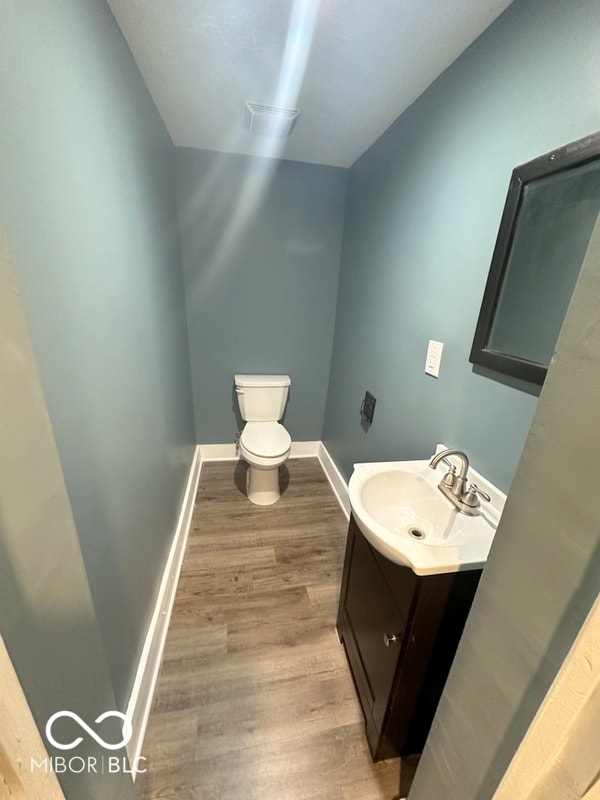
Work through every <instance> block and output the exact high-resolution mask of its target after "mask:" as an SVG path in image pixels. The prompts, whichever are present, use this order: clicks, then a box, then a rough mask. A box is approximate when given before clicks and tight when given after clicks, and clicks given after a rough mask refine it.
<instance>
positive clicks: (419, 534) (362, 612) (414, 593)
mask: <svg viewBox="0 0 600 800" xmlns="http://www.w3.org/2000/svg"><path fill="white" fill-rule="evenodd" d="M448 452H451V451H448ZM436 463H437V462H436ZM446 463H447V464H448V462H446ZM448 465H449V466H450V464H448ZM466 469H468V462H467V468H466ZM450 471H451V470H449V472H450ZM465 471H466V470H465ZM475 475H476V474H474V473H473V471H471V473H470V475H469V477H470V478H471V479H472V478H473V477H475ZM476 477H477V486H476V488H477V489H478V491H480V492H481V493H482V494H484V495H485V496H486V497H487V496H489V497H490V502H486V503H485V509H484V508H483V507H482V508H481V509H479V510H478V511H477V512H476V513H473V514H471V513H469V514H463V513H460V512H459V511H458V509H457V508H455V507H453V505H452V503H451V502H450V501H449V500H448V499H447V498H446V497H444V496H443V494H442V492H441V491H440V489H439V482H440V478H441V474H440V473H439V472H437V474H436V471H434V470H433V469H431V468H430V466H429V461H411V462H386V463H377V464H357V465H355V470H354V473H353V475H352V479H351V481H350V486H349V493H350V501H351V506H352V514H351V517H350V523H349V527H348V539H347V545H346V554H345V559H344V569H343V576H342V585H341V592H340V602H339V610H338V617H337V630H338V635H339V637H340V641H341V642H342V644H343V646H344V649H345V652H346V656H347V659H348V663H349V666H350V669H351V672H352V676H353V678H354V683H355V686H356V690H357V693H358V697H359V699H360V703H361V706H362V710H363V714H364V718H365V729H366V735H367V740H368V743H369V747H370V750H371V755H372V757H373V760H375V761H379V760H381V759H386V758H392V757H395V756H407V755H411V754H414V753H420V752H421V751H422V749H423V745H424V743H425V740H426V738H427V735H428V733H429V728H430V726H431V722H432V720H433V717H434V714H435V710H436V708H437V704H438V701H439V698H440V696H441V693H442V690H443V688H444V684H445V682H446V678H447V676H448V672H449V670H450V667H451V664H452V661H453V659H454V655H455V652H456V648H457V646H458V642H459V640H460V637H461V635H462V631H463V627H464V624H465V622H466V619H467V616H468V613H469V610H470V608H471V604H472V602H473V598H474V596H475V592H476V589H477V585H478V583H479V579H480V576H481V572H482V568H483V565H484V564H485V560H486V558H487V554H488V552H489V547H490V545H491V542H492V540H493V535H494V532H495V528H496V525H497V522H498V519H499V516H500V513H501V509H502V506H503V502H504V495H502V493H500V492H498V490H496V489H495V487H493V486H491V485H490V484H489V483H488V482H487V481H484V479H483V478H481V476H479V475H477V476H476ZM479 486H483V489H479ZM482 506H483V504H482Z"/></svg>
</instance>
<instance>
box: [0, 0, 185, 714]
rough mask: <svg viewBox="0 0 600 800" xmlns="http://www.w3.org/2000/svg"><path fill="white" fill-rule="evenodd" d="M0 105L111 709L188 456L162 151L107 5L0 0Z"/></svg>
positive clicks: (33, 309) (13, 237)
mask: <svg viewBox="0 0 600 800" xmlns="http://www.w3.org/2000/svg"><path fill="white" fill-rule="evenodd" d="M0 97H1V98H2V124H1V125H0V215H1V219H2V223H3V225H4V227H5V231H6V236H7V240H8V246H9V248H10V250H11V252H12V256H13V259H14V262H15V268H16V272H17V277H18V281H19V285H20V289H21V291H22V294H23V300H24V305H25V311H26V314H27V318H28V322H29V325H30V328H31V333H32V338H33V343H34V348H35V352H36V357H37V360H38V363H39V368H40V372H41V376H42V382H43V386H44V393H45V396H46V401H47V404H48V408H49V411H50V416H51V420H52V426H53V429H54V434H55V437H56V441H57V445H58V450H59V453H60V458H61V462H62V467H63V470H64V474H65V479H66V483H67V488H68V492H69V497H70V500H71V504H72V508H73V512H74V517H75V522H76V525H77V530H78V533H79V538H80V542H81V548H82V552H83V556H84V561H85V565H86V570H87V574H88V579H89V584H90V588H91V592H92V597H93V601H94V606H95V610H96V615H97V618H98V622H99V626H100V630H101V633H102V636H103V639H104V643H105V648H106V654H107V659H108V664H109V667H110V672H111V676H112V682H113V687H114V691H115V696H116V700H117V703H118V706H119V707H120V708H121V709H122V708H123V707H124V705H125V703H126V701H127V699H128V695H129V691H130V689H131V685H132V681H133V675H134V671H135V669H136V667H137V663H138V659H139V655H140V652H141V647H142V643H143V638H144V635H145V633H146V628H147V625H148V623H149V620H150V615H151V612H152V610H153V604H154V600H155V595H156V591H157V588H158V582H159V580H160V577H161V575H162V569H163V567H164V562H165V558H166V555H167V552H168V548H169V545H170V541H171V538H172V534H173V531H174V528H175V525H176V521H177V514H178V511H179V508H180V504H181V499H182V495H183V491H184V487H185V481H186V477H187V473H188V468H189V465H190V461H191V458H192V452H193V451H192V445H193V443H194V440H195V437H194V430H193V410H192V404H191V388H190V371H189V359H188V345H187V336H186V324H185V304H184V298H183V278H182V273H181V261H180V248H179V234H178V224H177V203H176V192H175V166H174V148H173V146H172V144H171V142H170V139H169V137H168V135H167V133H166V131H165V129H164V126H163V124H162V122H161V120H160V118H159V116H158V114H157V112H156V109H155V107H154V105H153V103H152V101H151V99H150V96H149V94H148V92H147V90H146V88H145V85H144V83H143V81H142V79H141V77H140V75H139V72H138V70H137V67H136V66H135V63H134V61H133V58H132V56H131V53H130V52H129V50H128V48H127V46H126V44H125V41H124V40H123V38H122V35H121V33H120V30H119V28H118V26H117V24H116V22H115V20H114V18H113V16H112V14H111V12H110V10H109V8H108V6H107V5H106V4H105V3H104V2H97V0H52V2H51V3H48V2H46V0H31V2H27V3H23V2H20V0H4V2H2V48H1V49H0ZM39 535H40V537H41V538H43V536H44V531H43V530H40V531H39ZM68 656H69V654H68V653H65V658H68Z"/></svg>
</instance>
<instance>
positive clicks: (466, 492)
mask: <svg viewBox="0 0 600 800" xmlns="http://www.w3.org/2000/svg"><path fill="white" fill-rule="evenodd" d="M448 456H456V457H457V458H458V459H460V468H459V471H458V474H457V473H456V466H455V465H454V464H453V463H452V462H451V461H449V460H448ZM440 461H443V462H444V463H445V464H446V465H447V466H448V467H450V469H449V470H448V472H447V473H446V474H445V475H444V477H443V478H442V480H441V481H440V483H439V484H438V488H439V490H440V491H441V492H442V494H443V495H444V496H445V497H447V498H448V500H450V502H451V503H452V504H453V505H454V506H456V508H457V509H458V510H459V511H460V512H462V513H463V514H469V516H475V515H476V514H478V513H479V498H480V497H481V498H482V499H483V500H486V501H487V502H489V501H490V496H489V494H486V492H482V491H481V489H480V488H479V487H478V486H477V485H476V484H475V483H472V484H470V485H469V486H468V487H467V474H468V472H469V459H468V458H467V454H466V453H463V451H462V450H452V449H450V450H442V451H441V452H440V453H437V454H436V455H435V456H433V458H432V459H431V461H430V462H429V466H430V467H431V469H435V468H436V467H437V465H438V464H439V463H440Z"/></svg>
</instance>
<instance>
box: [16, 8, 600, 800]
mask: <svg viewBox="0 0 600 800" xmlns="http://www.w3.org/2000/svg"><path fill="white" fill-rule="evenodd" d="M49 6H50V4H47V3H42V2H36V3H34V4H27V7H25V4H23V3H17V2H9V3H6V4H3V34H2V37H3V47H2V55H1V56H0V58H2V60H3V63H2V69H1V70H0V93H1V96H2V99H3V124H2V126H0V128H1V130H0V153H1V154H2V160H1V166H0V187H1V191H0V211H1V218H0V222H1V226H2V229H3V231H4V235H5V237H6V249H7V250H8V251H9V252H10V256H11V260H12V262H13V264H14V271H15V273H16V276H17V281H18V291H19V292H20V296H21V297H22V304H23V307H24V310H25V314H26V318H27V323H28V328H29V333H30V336H31V339H32V341H33V348H34V351H35V365H36V368H37V369H38V370H39V373H40V376H41V383H42V386H43V399H44V402H45V405H46V406H47V411H45V410H44V409H43V408H42V410H41V411H40V413H43V414H47V415H48V416H49V419H50V421H51V426H52V427H51V432H52V436H53V438H54V440H55V442H56V447H57V448H58V453H59V455H60V468H61V469H62V473H63V474H64V480H65V483H66V486H67V489H68V497H69V501H70V506H71V508H72V514H73V518H74V521H75V525H76V533H72V532H71V533H68V531H67V528H66V526H64V525H59V524H56V525H55V526H54V527H53V528H52V531H49V530H48V529H49V527H50V526H49V523H48V519H49V518H50V516H49V515H48V513H42V511H44V509H46V512H47V510H48V508H49V507H52V506H49V505H48V504H49V503H51V498H48V497H46V496H44V497H43V498H39V500H33V499H32V496H34V495H33V493H34V492H35V491H37V490H38V489H37V488H36V487H40V486H43V485H45V484H47V482H48V478H47V475H46V474H43V475H40V476H39V480H34V479H33V477H34V475H33V474H32V473H30V472H24V473H23V478H22V483H20V484H19V487H20V491H19V492H18V491H16V490H15V491H13V492H12V494H11V497H10V498H5V497H4V496H3V497H2V505H3V508H4V507H5V504H7V503H8V502H9V500H10V502H14V503H16V502H19V503H21V504H27V506H28V507H34V508H37V504H38V503H39V507H40V514H39V520H40V525H41V524H42V523H43V525H44V530H47V531H48V535H47V538H46V547H47V550H48V551H47V553H46V555H45V559H46V563H47V565H48V566H47V569H46V570H45V571H44V572H43V580H42V579H40V578H39V573H40V570H39V561H38V560H37V558H36V554H38V553H39V548H40V545H39V543H38V541H37V538H36V537H37V536H38V533H37V529H36V530H32V531H31V536H32V537H33V538H32V543H31V544H30V545H28V547H27V548H26V549H23V548H24V539H23V537H22V536H16V534H15V537H14V539H12V538H11V539H10V541H6V542H2V543H0V544H1V547H2V554H3V557H2V558H1V559H0V562H2V564H3V567H2V569H3V573H2V581H1V584H2V587H3V590H4V591H5V592H9V589H8V588H7V587H10V593H9V594H7V595H6V596H3V602H2V603H0V608H2V614H3V617H2V619H1V620H0V622H1V624H2V632H3V636H4V638H5V642H6V643H7V645H8V646H9V650H10V653H11V656H12V659H13V662H14V663H15V666H16V667H17V671H18V673H19V676H20V678H21V682H22V684H23V686H24V687H25V689H26V694H28V697H29V701H30V705H31V707H32V709H33V710H34V713H35V714H36V715H37V717H38V718H39V719H41V718H43V717H44V716H45V717H46V718H47V717H48V716H49V714H50V713H51V710H52V711H53V710H55V709H56V708H57V707H63V706H67V704H68V702H69V697H70V694H72V693H76V694H81V695H86V694H87V695H89V697H90V698H91V697H95V698H96V699H94V701H93V702H92V700H91V699H90V700H89V702H90V707H89V713H88V717H89V719H93V718H95V716H97V714H98V713H99V711H100V710H104V708H105V707H116V708H119V709H124V708H125V707H126V705H127V701H128V697H129V693H130V691H131V686H132V684H133V681H134V677H135V674H136V668H137V664H138V661H139V658H140V654H141V651H142V648H143V643H144V637H145V633H146V629H147V627H148V623H149V619H150V616H151V613H152V608H153V604H154V598H155V595H156V592H157V588H158V585H159V583H160V580H161V577H162V571H163V566H164V563H165V560H166V557H167V554H168V551H169V547H170V541H171V538H172V535H173V530H174V527H175V524H176V520H177V514H178V512H179V509H180V507H181V502H182V498H183V492H184V488H185V483H186V480H187V475H188V471H189V467H190V463H191V460H192V456H193V452H194V447H195V445H196V444H198V443H200V444H205V445H217V444H231V443H232V442H233V440H234V437H235V433H236V431H237V429H238V422H239V420H238V419H237V418H236V415H235V411H234V408H233V404H234V395H233V375H234V374H235V373H237V372H257V373H262V372H265V373H267V372H268V373H284V374H289V375H290V376H291V377H292V381H293V382H292V387H291V390H290V400H289V404H288V409H287V412H286V415H285V425H286V428H287V429H288V430H289V432H290V435H291V437H292V440H293V441H294V442H322V443H323V445H324V446H325V447H326V448H327V451H328V453H329V454H330V456H331V458H332V459H333V461H334V462H335V464H336V465H337V467H338V469H339V470H340V472H341V473H342V475H343V476H344V477H345V479H346V480H347V479H348V478H349V475H350V472H351V469H352V465H353V463H354V462H356V461H375V460H377V461H381V460H386V459H397V458H405V459H413V458H425V457H427V456H428V455H430V454H431V453H432V452H433V449H434V448H435V445H436V444H437V443H438V442H444V443H446V444H449V445H455V446H457V447H460V448H462V449H464V450H465V451H466V452H467V453H468V454H469V457H470V459H471V462H472V463H473V465H474V466H475V467H476V469H478V470H479V471H480V472H481V473H483V474H484V475H486V476H487V477H489V478H490V480H492V481H493V482H494V483H495V484H496V485H497V486H498V487H499V488H500V489H502V490H504V491H508V489H509V487H510V484H511V480H512V478H513V475H514V472H515V469H516V467H517V464H518V461H519V458H520V455H521V451H522V448H523V445H524V443H525V439H526V437H527V433H528V431H529V428H530V425H531V422H532V419H533V415H534V412H535V410H536V405H537V402H538V397H537V392H536V391H535V390H532V389H531V387H529V386H525V385H515V383H514V382H509V381H507V380H502V379H499V378H498V377H497V376H493V375H491V374H489V373H488V372H485V371H484V370H477V369H474V368H473V367H472V365H471V364H469V362H468V352H469V349H470V344H471V340H472V337H473V331H474V326H475V322H476V319H477V313H478V310H479V306H480V303H481V296H482V292H483V287H484V285H485V279H486V275H487V271H488V269H489V263H490V258H491V252H492V249H493V244H494V241H495V237H496V234H497V230H498V222H499V219H500V215H501V212H502V207H503V203H504V199H505V195H506V189H507V185H508V179H509V177H510V172H511V170H512V169H513V167H514V166H515V165H516V164H520V163H523V162H525V161H527V160H529V159H531V158H534V157H536V156H538V155H540V154H541V153H544V152H547V151H549V150H550V149H552V148H554V147H557V146H560V145H564V144H566V143H567V142H570V141H574V140H576V139H578V138H580V137H583V136H585V135H588V134H590V133H592V132H594V131H596V130H598V129H600V124H599V123H600V100H599V99H598V93H597V85H598V77H599V76H600V55H599V52H600V48H598V46H597V44H598V42H597V31H598V30H599V29H600V26H599V23H600V9H599V8H598V5H597V3H595V2H592V1H591V0H577V1H576V2H574V3H569V4H568V6H567V4H565V3H563V2H560V1H559V0H550V2H543V3H542V2H540V1H539V0H537V1H534V0H515V2H513V3H512V4H511V5H510V6H509V7H508V9H507V10H506V11H505V12H504V13H503V14H502V15H501V16H500V17H499V18H498V19H497V20H496V21H495V22H494V23H493V24H492V25H491V26H490V27H489V28H488V29H487V30H486V31H485V32H484V33H483V34H482V36H481V37H480V38H479V39H478V40H477V41H476V42H475V43H474V44H473V45H472V46H471V47H470V48H469V49H468V50H467V51H466V52H465V53H464V54H463V55H462V56H460V58H459V59H458V60H457V61H455V62H454V63H453V64H452V65H451V66H450V67H449V68H448V69H447V70H446V71H445V72H444V73H443V74H442V75H441V76H440V77H439V78H438V79H437V80H436V81H435V82H434V83H433V84H432V86H431V87H430V88H429V89H428V90H427V91H426V92H425V93H424V94H423V95H422V96H421V97H420V98H419V99H418V100H416V101H415V103H414V104H413V105H412V106H411V107H410V108H409V109H408V110H407V112H406V113H405V114H404V115H403V116H402V117H401V118H400V119H399V120H398V121H397V122H396V123H394V125H393V126H392V127H391V128H390V129H389V130H388V131H387V132H386V133H385V134H384V135H383V136H382V137H381V138H380V139H379V140H378V141H377V142H376V144H375V145H374V146H373V147H372V148H371V149H369V150H368V151H367V152H366V153H365V154H364V155H363V156H362V157H361V158H360V159H359V160H358V161H357V162H356V163H355V164H354V165H353V166H352V167H351V168H350V169H346V168H342V167H328V166H322V165H316V164H304V163H299V162H282V163H281V164H280V165H278V167H277V169H276V170H275V172H274V174H273V176H272V180H271V183H270V187H269V191H268V193H267V195H266V196H265V198H264V200H263V202H262V204H261V206H260V208H259V209H258V210H257V212H256V216H255V218H254V219H253V223H252V225H251V226H247V227H246V228H245V230H244V234H243V236H242V237H241V239H240V241H239V243H238V244H237V245H236V247H235V248H233V249H230V250H226V251H225V252H223V251H222V250H221V249H219V244H220V242H221V237H222V236H223V233H224V231H226V230H227V229H228V227H229V226H231V225H233V224H234V222H235V221H236V219H238V217H237V216H236V198H237V197H238V196H239V194H238V187H240V186H241V184H242V182H243V180H244V176H245V174H246V167H247V164H246V159H245V158H244V157H243V156H239V157H235V156H231V157H229V156H225V155H224V154H216V153H214V152H208V151H202V152H200V151H193V150H192V149H191V148H189V149H186V148H181V147H179V148H175V147H173V145H172V143H171V141H170V139H169V136H168V134H167V133H166V131H165V129H164V127H163V125H162V123H161V120H160V117H159V116H158V114H157V112H156V109H155V108H154V105H153V103H152V101H151V99H150V97H149V96H148V95H147V94H146V93H145V88H144V84H143V82H142V80H141V77H140V75H139V73H138V71H137V68H136V66H135V63H134V61H133V59H132V57H131V54H130V53H129V51H128V49H127V47H126V45H125V43H124V41H123V39H122V37H121V34H120V32H119V29H118V26H117V25H116V23H115V20H114V18H113V17H112V15H111V12H110V9H109V8H108V6H106V5H105V4H103V3H100V2H91V1H88V0H85V2H81V0H77V2H75V0H59V2H56V3H52V7H51V8H50V7H49ZM73 109H77V114H74V113H73ZM215 181H216V183H215ZM203 189H204V190H205V191H203ZM217 189H218V191H217ZM204 220H206V224H201V222H202V221H204ZM199 263H203V264H208V265H212V266H213V269H212V270H211V269H209V268H206V269H202V270H200V269H198V266H197V265H198V264H199ZM180 265H182V267H181V266H180ZM282 330H285V335H281V333H277V331H279V332H280V331H282ZM274 331H275V333H274ZM430 339H434V340H437V341H442V342H444V354H443V360H442V366H441V370H440V376H439V378H438V379H437V380H436V379H433V378H431V377H429V376H427V375H425V373H424V361H425V353H426V348H427V342H428V340H430ZM188 354H189V355H188ZM250 359H251V362H250ZM2 383H3V384H4V385H7V384H5V379H4V377H3V378H2ZM367 389H368V390H370V391H371V392H372V393H373V394H374V395H375V397H376V398H377V406H376V412H375V418H374V422H373V425H372V426H371V427H370V428H369V429H368V431H365V429H364V428H363V427H361V423H360V417H359V410H360V404H361V401H362V398H363V396H364V392H365V390H367ZM592 427H594V426H592ZM3 435H5V436H6V437H7V440H6V441H7V446H3V447H2V450H3V452H4V453H8V454H10V453H11V448H10V446H9V443H10V441H11V439H10V438H9V437H10V436H11V435H13V434H12V432H11V430H10V426H9V429H8V430H5V431H4V433H3ZM589 435H590V436H592V435H593V433H592V432H590V434H589ZM2 462H3V465H2V469H3V470H5V471H7V473H8V474H10V475H13V479H14V475H15V469H16V467H15V463H14V461H13V460H12V459H11V463H10V464H9V463H8V459H7V458H6V456H5V457H3V458H2ZM55 468H56V469H57V467H55ZM1 483H2V481H0V484H1ZM11 485H12V484H11ZM26 491H27V494H26V495H25V492H26ZM44 504H45V505H44ZM5 514H6V519H9V518H10V517H9V515H8V512H5ZM52 518H53V517H52ZM3 525H4V515H3ZM8 531H9V527H8V523H7V527H6V529H5V531H4V532H3V536H7V537H8V536H9V532H8ZM124 531H126V532H127V533H126V535H124V534H123V532H124ZM73 547H80V548H81V553H82V560H81V562H79V561H78V562H77V564H75V562H74V565H73V569H72V571H71V573H70V574H71V576H72V584H73V585H72V587H71V588H72V594H71V595H69V596H68V597H66V598H63V600H62V601H61V602H64V603H66V604H67V607H68V609H69V612H70V622H69V624H65V623H64V619H63V616H61V614H58V613H57V614H56V615H55V616H52V615H51V616H48V614H47V613H46V609H47V608H48V607H49V606H52V604H53V602H55V600H53V598H57V597H58V593H59V590H60V591H62V590H63V589H64V585H65V579H64V575H65V570H64V561H65V558H66V556H65V551H66V550H69V552H70V549H69V548H71V549H72V548H73ZM7 553H8V554H9V555H7V556H6V557H4V556H5V555H6V554H7ZM141 553H143V558H140V554H141ZM73 558H74V557H73ZM6 565H9V566H10V565H12V566H10V569H9V574H5V571H6V569H7V566H6ZM76 572H77V575H78V576H79V578H78V580H77V581H75V577H74V576H75V573H76ZM578 582H579V578H575V577H574V578H573V585H576V584H578ZM75 584H76V585H75ZM9 601H10V602H9ZM56 602H57V603H58V599H56ZM81 609H85V613H84V612H83V611H82V610H81ZM71 612H72V613H71ZM32 629H33V630H35V631H36V632H37V634H38V635H37V636H36V637H31V635H30V631H31V630H32ZM82 631H86V632H87V635H88V638H89V640H90V641H91V640H93V641H94V642H95V644H94V647H91V646H89V645H88V646H86V647H83V646H82V645H81V644H80V643H79V642H81V641H82V638H81V632H82ZM32 640H35V642H36V644H35V648H36V649H35V650H34V651H33V653H32V651H31V649H30V648H32V647H34V645H33V644H32ZM86 641H87V640H86ZM94 648H95V649H94ZM57 650H62V651H63V652H72V653H73V664H75V665H77V668H76V669H75V667H73V668H72V673H69V674H68V680H66V681H65V683H66V684H68V691H67V690H66V689H65V687H64V686H60V687H58V688H57V687H56V686H55V683H56V681H55V680H54V678H55V676H56V674H58V673H60V671H61V670H63V671H64V670H65V669H66V667H65V665H64V664H62V662H60V660H59V659H58V656H57V655H56V651H57ZM50 652H52V653H54V654H55V655H54V657H53V658H50V656H49V655H48V653H50ZM88 662H89V663H88ZM39 664H45V665H46V668H45V670H43V671H41V672H42V674H41V675H40V670H39V667H38V665H39ZM59 664H60V666H59ZM86 665H87V666H86ZM86 675H88V676H89V675H96V676H97V675H99V676H100V677H97V678H96V679H95V680H94V681H92V680H91V678H89V677H86ZM45 681H47V683H48V685H45V683H44V682H45ZM90 684H91V685H92V686H95V687H96V688H95V689H94V692H91V691H90ZM49 686H52V687H53V688H52V690H51V689H50V688H49ZM490 691H491V690H490V687H489V686H488V687H486V686H481V687H479V692H480V694H479V697H480V699H481V703H482V704H485V702H486V698H487V697H488V695H489V693H490ZM61 692H63V694H62V695H61ZM530 702H532V701H530ZM67 707H68V706H67ZM94 711H95V712H96V713H95V714H94ZM517 733H518V731H517V732H512V731H511V734H512V737H513V738H514V737H516V736H517ZM483 738H484V737H483V736H481V739H482V740H483ZM489 738H490V740H493V738H494V737H493V736H492V735H491V734H490V737H489ZM508 740H511V737H510V736H508V735H507V741H508ZM494 746H496V742H491V743H490V744H489V748H490V751H491V749H493V747H494ZM507 746H508V745H507ZM482 748H483V745H482ZM486 752H487V751H486ZM483 761H484V759H483V760H482V763H483ZM486 769H487V766H486V765H484V766H483V767H482V772H485V771H486ZM466 780H467V778H466V777H465V781H466ZM469 780H472V785H475V784H476V783H477V780H478V777H477V776H476V775H473V776H470V777H469ZM108 796H109V794H108V793H106V794H105V795H104V797H108ZM122 796H123V797H125V796H126V794H125V793H123V794H122Z"/></svg>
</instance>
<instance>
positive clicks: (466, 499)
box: [462, 483, 492, 508]
mask: <svg viewBox="0 0 600 800" xmlns="http://www.w3.org/2000/svg"><path fill="white" fill-rule="evenodd" d="M480 497H481V499H482V500H485V501H486V503H489V502H490V500H491V499H492V498H491V497H490V496H489V494H488V493H487V492H484V491H482V490H481V489H480V488H479V486H477V484H476V483H471V484H470V485H469V488H468V489H467V491H466V492H465V493H464V495H463V496H462V502H463V504H464V505H465V506H469V507H470V508H478V507H479V498H480Z"/></svg>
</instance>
